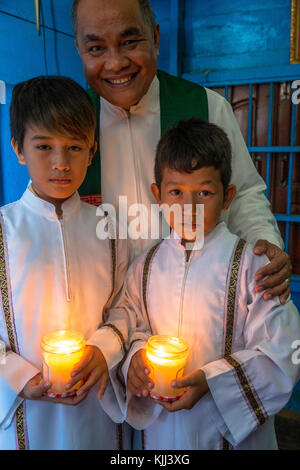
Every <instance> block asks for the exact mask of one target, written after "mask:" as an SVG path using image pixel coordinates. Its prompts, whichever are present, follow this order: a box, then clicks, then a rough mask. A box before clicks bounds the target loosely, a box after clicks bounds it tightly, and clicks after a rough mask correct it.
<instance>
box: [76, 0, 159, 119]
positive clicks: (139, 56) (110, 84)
mask: <svg viewBox="0 0 300 470" xmlns="http://www.w3.org/2000/svg"><path fill="white" fill-rule="evenodd" d="M159 37H160V34H159V26H158V25H156V26H155V32H154V34H153V31H152V29H151V27H150V25H149V24H148V23H147V22H146V21H145V19H144V17H143V14H142V12H141V9H140V6H139V3H138V0H126V1H124V0H81V1H80V3H79V5H78V10H77V38H76V45H77V49H78V52H79V55H80V57H81V60H82V63H83V69H84V74H85V77H86V80H87V81H88V83H89V85H90V86H91V88H93V90H94V91H95V92H96V93H97V94H98V95H100V96H102V97H103V98H105V99H106V100H107V101H109V102H110V103H112V104H113V105H115V106H119V107H121V108H124V109H126V110H128V109H129V108H130V107H131V106H133V105H135V104H137V103H138V102H139V101H140V100H141V98H142V97H143V96H144V95H145V94H146V93H147V91H148V88H149V86H150V84H151V82H152V80H153V78H154V76H155V74H156V70H157V55H158V46H159Z"/></svg>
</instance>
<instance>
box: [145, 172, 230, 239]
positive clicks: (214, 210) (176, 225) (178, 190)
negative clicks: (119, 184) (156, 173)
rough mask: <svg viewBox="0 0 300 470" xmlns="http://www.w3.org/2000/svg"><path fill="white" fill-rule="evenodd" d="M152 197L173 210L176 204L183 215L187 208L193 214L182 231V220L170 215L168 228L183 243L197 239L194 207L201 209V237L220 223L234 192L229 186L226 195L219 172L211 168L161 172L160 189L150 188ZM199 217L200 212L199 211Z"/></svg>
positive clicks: (195, 210) (154, 186)
mask: <svg viewBox="0 0 300 470" xmlns="http://www.w3.org/2000/svg"><path fill="white" fill-rule="evenodd" d="M151 190H152V193H153V195H154V197H155V199H156V200H157V202H158V203H159V204H160V205H161V204H166V205H167V206H169V207H170V206H172V205H173V204H179V205H180V206H181V208H182V211H184V205H185V204H189V205H190V207H191V208H192V213H190V212H189V215H190V217H189V218H190V220H191V222H189V224H188V226H187V229H186V230H185V231H184V223H183V221H184V219H183V217H181V218H180V220H179V221H178V220H176V217H175V216H174V215H173V214H172V213H171V217H170V226H171V228H172V229H174V230H175V231H176V232H177V233H178V235H179V236H180V237H181V238H183V239H185V240H189V241H192V240H195V239H196V230H197V225H196V215H197V204H203V205H204V233H205V234H206V233H208V232H210V231H211V230H212V229H213V228H214V227H215V226H216V225H217V224H218V222H219V220H220V215H221V212H222V210H226V209H228V207H229V205H230V203H231V201H232V199H233V198H234V196H235V193H236V188H235V186H234V185H229V186H228V188H227V190H226V192H225V195H224V188H223V183H222V180H221V174H220V170H218V169H216V168H214V167H203V168H200V169H199V170H195V171H193V172H192V173H183V172H179V171H176V170H171V169H170V168H164V170H163V178H162V182H161V188H160V191H159V188H158V187H157V185H156V184H152V186H151ZM198 213H199V210H198Z"/></svg>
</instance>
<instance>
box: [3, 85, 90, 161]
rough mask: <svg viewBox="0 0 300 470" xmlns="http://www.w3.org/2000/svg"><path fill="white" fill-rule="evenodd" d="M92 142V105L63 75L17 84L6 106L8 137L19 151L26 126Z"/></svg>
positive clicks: (21, 148) (79, 87) (85, 94)
mask: <svg viewBox="0 0 300 470" xmlns="http://www.w3.org/2000/svg"><path fill="white" fill-rule="evenodd" d="M30 125H35V126H38V127H43V128H45V129H47V130H48V131H50V132H55V133H58V134H63V135H64V134H67V135H70V136H72V137H77V138H78V139H80V140H81V139H82V140H83V141H84V142H86V144H87V145H88V146H89V147H90V148H92V147H93V145H94V142H95V129H96V113H95V108H94V106H93V104H92V102H91V100H90V98H89V96H88V95H87V93H86V92H85V91H84V89H83V88H82V87H81V86H80V85H79V84H78V83H76V82H74V80H71V79H70V78H67V77H55V76H50V77H36V78H32V79H30V80H28V81H26V82H22V83H18V84H17V85H16V86H15V87H14V90H13V95H12V101H11V105H10V130H11V137H12V138H13V139H14V140H15V142H16V144H17V146H18V151H19V152H22V150H23V143H24V136H25V132H26V129H27V127H28V126H30Z"/></svg>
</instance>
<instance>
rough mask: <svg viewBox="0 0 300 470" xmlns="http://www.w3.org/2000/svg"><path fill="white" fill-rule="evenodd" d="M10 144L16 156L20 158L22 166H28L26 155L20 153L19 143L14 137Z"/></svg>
mask: <svg viewBox="0 0 300 470" xmlns="http://www.w3.org/2000/svg"><path fill="white" fill-rule="evenodd" d="M10 143H11V146H12V148H13V149H14V152H15V154H16V155H17V157H18V160H19V163H20V164H21V165H26V162H25V158H24V155H23V153H22V152H19V148H18V144H17V142H16V141H15V139H14V138H13V137H12V139H11V141H10Z"/></svg>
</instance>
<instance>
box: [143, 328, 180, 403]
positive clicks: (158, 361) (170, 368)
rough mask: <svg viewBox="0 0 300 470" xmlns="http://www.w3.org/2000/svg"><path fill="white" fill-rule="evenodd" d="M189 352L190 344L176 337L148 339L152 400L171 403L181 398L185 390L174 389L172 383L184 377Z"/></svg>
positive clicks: (159, 336)
mask: <svg viewBox="0 0 300 470" xmlns="http://www.w3.org/2000/svg"><path fill="white" fill-rule="evenodd" d="M188 352H189V346H188V344H187V343H186V342H185V341H183V340H182V339H180V338H177V337H175V336H168V335H156V336H152V337H151V338H149V339H148V342H147V345H146V357H147V359H148V361H147V362H148V364H149V366H150V374H149V378H150V379H151V380H152V381H153V383H154V388H153V389H152V390H151V393H150V396H151V397H152V398H154V399H157V400H161V401H169V402H171V401H175V400H177V399H178V398H180V396H181V395H182V394H183V392H184V390H185V389H183V388H173V387H172V386H171V383H172V382H173V381H174V380H176V379H180V378H181V377H182V375H183V370H184V367H185V363H186V359H187V356H188Z"/></svg>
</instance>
